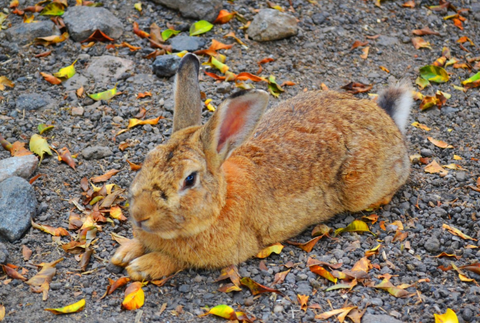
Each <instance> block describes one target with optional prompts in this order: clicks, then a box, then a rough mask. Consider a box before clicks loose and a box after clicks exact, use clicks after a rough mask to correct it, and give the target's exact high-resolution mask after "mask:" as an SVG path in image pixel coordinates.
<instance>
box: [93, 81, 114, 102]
mask: <svg viewBox="0 0 480 323" xmlns="http://www.w3.org/2000/svg"><path fill="white" fill-rule="evenodd" d="M115 95H117V84H115V87H114V88H113V89H110V90H107V91H103V92H99V93H94V94H88V96H89V97H90V98H92V99H93V100H95V101H100V100H105V101H108V100H110V99H111V98H113V97H114V96H115Z"/></svg>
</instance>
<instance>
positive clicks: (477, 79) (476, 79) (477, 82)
mask: <svg viewBox="0 0 480 323" xmlns="http://www.w3.org/2000/svg"><path fill="white" fill-rule="evenodd" d="M462 85H463V86H464V87H465V88H467V89H472V88H475V87H480V72H478V73H477V74H475V75H473V76H472V77H470V78H468V79H466V80H465V81H462Z"/></svg>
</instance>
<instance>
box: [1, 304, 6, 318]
mask: <svg viewBox="0 0 480 323" xmlns="http://www.w3.org/2000/svg"><path fill="white" fill-rule="evenodd" d="M4 318H5V306H3V305H1V304H0V322H1V321H3V319H4Z"/></svg>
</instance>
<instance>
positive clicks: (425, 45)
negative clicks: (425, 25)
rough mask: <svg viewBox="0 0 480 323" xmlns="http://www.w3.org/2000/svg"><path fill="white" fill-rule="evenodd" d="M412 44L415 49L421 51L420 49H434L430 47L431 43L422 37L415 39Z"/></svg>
mask: <svg viewBox="0 0 480 323" xmlns="http://www.w3.org/2000/svg"><path fill="white" fill-rule="evenodd" d="M412 44H413V46H414V47H415V49H420V48H429V49H432V47H431V46H430V42H427V41H425V40H424V39H423V38H422V37H413V38H412Z"/></svg>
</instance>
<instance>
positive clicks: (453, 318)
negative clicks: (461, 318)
mask: <svg viewBox="0 0 480 323" xmlns="http://www.w3.org/2000/svg"><path fill="white" fill-rule="evenodd" d="M433 317H434V318H435V323H458V317H457V315H456V314H455V312H454V311H452V310H451V309H449V308H447V311H446V312H445V313H444V314H441V315H440V314H433Z"/></svg>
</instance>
